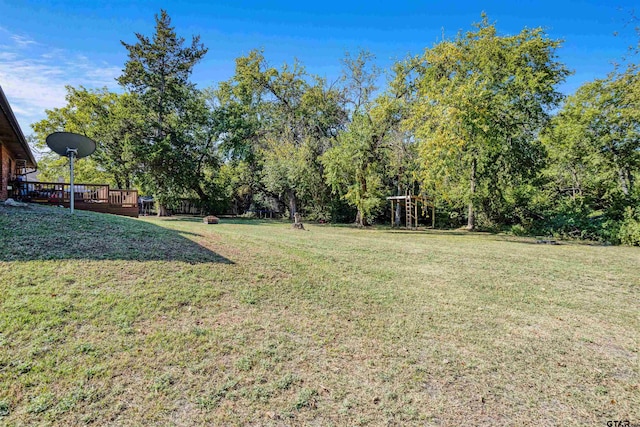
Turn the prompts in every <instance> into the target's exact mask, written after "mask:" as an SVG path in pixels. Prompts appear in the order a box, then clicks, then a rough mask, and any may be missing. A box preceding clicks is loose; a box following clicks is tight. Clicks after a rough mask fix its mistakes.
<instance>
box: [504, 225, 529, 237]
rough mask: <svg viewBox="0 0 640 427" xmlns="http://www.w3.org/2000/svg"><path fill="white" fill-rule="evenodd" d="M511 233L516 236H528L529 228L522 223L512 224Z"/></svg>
mask: <svg viewBox="0 0 640 427" xmlns="http://www.w3.org/2000/svg"><path fill="white" fill-rule="evenodd" d="M509 233H511V234H513V235H514V236H526V235H528V234H529V233H528V232H527V230H526V229H525V228H524V227H523V226H522V225H520V224H515V225H512V226H511V229H509Z"/></svg>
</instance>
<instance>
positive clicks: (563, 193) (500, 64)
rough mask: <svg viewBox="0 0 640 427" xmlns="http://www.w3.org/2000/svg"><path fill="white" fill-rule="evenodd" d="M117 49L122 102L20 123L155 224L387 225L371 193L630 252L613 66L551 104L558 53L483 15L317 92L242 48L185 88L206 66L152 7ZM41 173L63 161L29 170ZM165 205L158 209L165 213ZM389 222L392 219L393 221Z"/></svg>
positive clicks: (471, 223) (471, 221)
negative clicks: (295, 219)
mask: <svg viewBox="0 0 640 427" xmlns="http://www.w3.org/2000/svg"><path fill="white" fill-rule="evenodd" d="M136 39H137V41H136V43H135V44H128V43H125V42H122V44H123V46H124V47H125V48H126V49H127V52H128V60H127V62H126V63H125V64H124V69H123V74H122V76H120V77H119V79H118V82H119V83H120V84H121V86H122V89H123V92H122V93H112V92H109V91H108V90H107V89H102V90H87V89H85V88H82V87H80V88H71V87H69V88H68V96H67V105H66V106H65V107H62V108H58V109H54V110H49V111H47V119H45V120H42V121H41V122H39V123H36V124H35V125H34V130H35V137H36V139H37V140H38V141H39V144H40V145H42V144H43V141H44V138H45V137H46V135H47V134H48V133H50V132H53V131H58V130H67V131H72V132H79V133H82V134H85V135H87V136H89V137H91V138H93V139H95V140H96V141H97V142H98V150H97V152H96V154H95V155H94V156H92V157H90V158H88V159H84V160H81V161H79V162H78V179H79V180H83V181H88V182H96V181H107V182H109V183H112V184H114V185H117V186H119V187H130V186H137V187H139V188H140V189H141V190H142V191H143V192H144V193H146V194H148V195H152V196H154V197H155V199H156V201H157V202H158V205H159V206H158V213H159V214H164V213H167V212H169V211H170V210H171V208H173V207H175V206H176V205H177V203H178V202H179V201H180V200H181V199H189V200H191V201H194V202H196V203H197V204H198V205H199V206H201V207H202V209H203V210H205V211H209V212H214V213H234V214H245V213H254V214H255V213H258V214H260V213H264V212H268V213H269V214H275V215H280V216H293V214H294V213H296V212H301V213H302V214H304V215H305V216H306V217H307V218H309V219H317V220H326V221H338V222H353V221H355V222H356V223H357V224H358V225H360V226H364V225H367V224H371V223H374V222H376V221H384V220H386V219H387V218H389V215H390V212H389V210H388V209H389V206H388V204H387V201H386V197H388V196H393V195H406V194H416V195H418V194H420V195H424V196H427V197H429V198H430V199H431V200H433V201H434V203H435V204H436V207H437V211H438V223H439V224H440V225H441V226H452V227H460V226H463V225H466V226H467V228H469V229H472V228H476V227H479V228H484V229H507V230H511V231H512V232H514V233H517V234H521V233H535V234H545V235H547V234H555V235H562V236H567V237H578V238H588V239H596V240H602V241H608V242H612V243H624V244H632V245H639V244H640V190H639V187H638V185H637V181H638V178H639V175H640V77H639V75H638V66H637V65H636V64H634V63H633V62H630V61H629V62H628V63H627V64H626V65H625V66H624V67H623V66H619V67H617V68H616V69H615V70H614V71H613V72H612V73H611V74H610V75H609V76H608V77H607V78H606V79H601V80H596V81H593V82H588V83H586V84H585V85H583V86H582V87H581V88H579V89H578V91H577V92H576V93H575V94H573V95H571V96H569V97H568V98H567V99H563V96H562V95H561V94H560V93H559V92H558V89H557V88H558V84H560V83H561V82H563V81H564V79H565V78H566V76H567V75H568V74H569V71H568V70H567V68H566V67H565V65H564V64H562V63H561V62H560V61H559V60H558V56H557V50H558V49H559V48H560V46H561V42H560V41H559V40H552V39H550V38H549V37H548V36H547V34H546V33H545V32H544V31H543V30H542V29H539V28H535V29H523V30H522V31H521V32H519V33H518V34H515V35H502V34H500V33H499V32H498V30H497V29H496V27H495V25H493V24H491V23H490V22H489V21H488V19H487V18H486V17H485V16H483V18H482V21H481V22H480V23H478V24H476V25H475V26H474V28H473V29H472V30H471V31H468V32H466V33H459V34H458V35H456V36H455V37H453V38H450V39H444V40H442V41H440V42H439V43H436V44H435V45H433V46H432V47H430V48H427V49H425V51H424V52H423V53H422V54H421V55H418V56H415V57H409V58H407V59H406V60H403V61H400V62H398V63H397V64H395V65H394V66H393V68H392V70H389V72H388V73H386V75H387V80H386V83H385V84H384V85H383V84H382V80H383V79H382V78H381V76H383V75H384V73H383V70H379V69H378V68H377V67H376V66H375V58H374V57H373V55H372V54H370V53H368V52H360V53H358V54H356V55H350V54H347V55H346V56H345V59H344V60H343V61H342V65H343V75H342V77H341V79H339V80H338V81H336V82H333V83H330V82H327V81H326V80H325V79H323V78H320V77H318V76H315V75H313V74H310V73H309V72H308V71H307V70H306V69H305V67H304V66H303V65H302V64H300V63H299V62H298V61H294V62H293V63H290V64H283V65H282V66H281V67H280V68H276V67H272V66H271V65H270V64H269V63H268V61H267V59H266V58H265V56H264V53H263V52H262V51H259V50H254V51H252V52H249V53H248V54H247V55H245V56H242V57H240V58H238V59H237V60H236V68H235V73H234V74H233V76H232V77H231V78H230V79H229V80H227V81H224V82H220V83H219V84H217V86H216V87H213V88H208V89H203V90H201V89H198V88H196V86H195V85H194V84H193V83H192V82H191V81H190V75H191V72H192V70H193V68H194V66H196V65H197V64H198V62H199V61H200V60H201V59H202V58H203V57H204V55H205V54H206V53H207V49H206V48H205V47H204V46H203V45H202V44H201V43H200V41H199V38H198V37H197V36H196V37H193V39H192V40H191V43H190V44H186V45H185V40H184V39H183V38H181V37H179V36H177V34H176V32H175V30H174V28H173V27H172V26H171V20H170V18H169V16H168V15H167V14H166V12H165V11H162V12H161V13H160V14H159V15H158V16H156V29H155V34H154V35H153V36H152V37H147V36H144V35H141V34H136ZM40 164H41V170H43V173H44V175H45V176H47V177H49V178H50V179H55V177H57V176H64V160H63V161H61V160H57V159H54V158H45V159H43V160H42V161H41V162H40ZM167 209H168V210H167ZM394 216H395V221H396V222H401V217H402V212H401V210H400V208H398V210H397V211H396V212H395V213H394Z"/></svg>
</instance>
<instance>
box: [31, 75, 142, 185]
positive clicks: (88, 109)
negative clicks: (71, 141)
mask: <svg viewBox="0 0 640 427" xmlns="http://www.w3.org/2000/svg"><path fill="white" fill-rule="evenodd" d="M66 89H67V95H66V101H67V105H65V106H64V107H61V108H54V109H52V110H46V115H47V117H46V118H45V119H42V120H40V121H39V122H37V123H34V124H33V125H32V128H33V130H34V135H35V138H36V141H37V142H36V145H37V146H39V147H42V148H44V147H46V143H45V140H46V137H47V136H48V135H49V134H51V133H53V132H62V131H66V132H74V133H79V134H82V135H85V136H87V137H89V138H91V139H93V140H94V141H96V144H97V147H96V152H95V153H94V154H92V155H91V156H90V157H89V158H87V159H80V160H79V161H78V166H77V179H78V180H79V181H83V182H90V183H94V182H96V181H97V182H96V183H109V184H111V185H114V186H116V187H118V188H131V186H132V182H133V179H134V175H135V163H134V161H133V160H134V159H133V157H132V153H131V143H132V141H134V140H136V139H137V138H139V137H140V135H139V133H138V129H139V127H140V124H141V123H142V117H141V116H140V115H139V114H138V111H139V109H140V105H139V102H138V98H137V97H136V96H135V95H131V94H116V93H113V92H110V91H109V90H107V89H106V88H103V89H97V90H89V89H85V88H83V87H82V86H81V87H79V88H73V87H70V86H67V88H66ZM39 163H40V165H39V169H40V171H41V173H42V174H43V176H46V177H48V178H47V179H57V178H56V177H58V176H65V177H66V176H67V175H68V171H66V172H65V166H63V164H64V165H66V161H64V160H59V159H58V158H57V155H54V156H52V158H46V159H45V161H42V162H39ZM92 169H93V170H92Z"/></svg>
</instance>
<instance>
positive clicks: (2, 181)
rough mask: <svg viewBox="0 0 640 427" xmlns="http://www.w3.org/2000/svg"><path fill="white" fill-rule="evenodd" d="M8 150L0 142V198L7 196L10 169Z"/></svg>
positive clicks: (3, 198) (4, 198)
mask: <svg viewBox="0 0 640 427" xmlns="http://www.w3.org/2000/svg"><path fill="white" fill-rule="evenodd" d="M9 159H10V157H9V152H8V151H7V149H6V148H5V147H4V145H2V142H0V175H1V177H0V200H6V199H7V197H9V193H8V191H7V186H8V185H9V180H10V179H11V170H10V168H9Z"/></svg>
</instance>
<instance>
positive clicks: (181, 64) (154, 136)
mask: <svg viewBox="0 0 640 427" xmlns="http://www.w3.org/2000/svg"><path fill="white" fill-rule="evenodd" d="M136 38H137V42H136V43H135V44H128V43H125V42H122V45H123V46H124V47H125V48H126V49H127V51H128V60H127V62H126V64H125V68H124V70H123V74H122V75H121V76H120V77H119V78H118V82H119V83H120V84H121V85H122V86H123V87H124V88H125V89H127V90H128V91H130V92H131V93H134V94H136V95H138V96H139V97H140V100H141V105H142V113H143V114H144V116H145V123H144V126H143V127H142V128H141V135H142V137H141V138H140V139H139V140H138V141H136V143H135V144H133V153H134V156H135V157H136V159H137V161H138V164H139V165H140V169H141V172H142V173H141V183H142V185H143V187H144V188H145V190H147V192H149V193H151V194H153V195H154V196H155V197H156V199H157V201H158V203H159V209H158V214H159V215H163V214H165V213H166V210H165V207H166V206H167V205H171V204H172V203H174V202H175V201H176V199H178V198H179V197H181V196H183V195H185V192H188V191H196V192H198V190H202V188H201V187H200V186H199V185H197V183H198V182H200V181H201V178H202V168H199V167H198V166H199V165H200V166H202V165H203V164H204V163H207V162H208V161H209V160H214V159H215V156H210V155H208V153H207V150H210V149H211V148H212V146H213V142H212V141H213V140H214V139H215V137H214V135H213V133H214V126H212V121H211V117H210V115H208V113H207V109H206V108H204V97H203V96H202V95H201V94H200V93H199V92H198V91H197V90H196V88H195V85H194V84H193V83H191V82H190V80H189V78H190V76H191V73H192V71H193V67H194V66H195V65H196V64H197V63H198V62H199V61H200V60H201V59H202V57H203V56H204V55H205V54H206V52H207V49H206V48H205V47H204V46H203V45H202V44H201V43H200V38H199V36H194V37H193V38H192V40H191V43H190V44H189V45H186V46H185V39H184V38H182V37H178V36H177V34H176V32H175V29H174V27H172V26H171V19H170V17H169V15H168V14H167V12H166V11H165V10H161V11H160V14H159V15H156V27H155V33H154V35H153V37H152V38H149V37H147V36H145V35H142V34H139V33H136ZM210 166H211V167H214V165H213V163H212V164H210ZM199 195H200V196H201V197H204V195H205V193H204V191H200V192H199Z"/></svg>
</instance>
